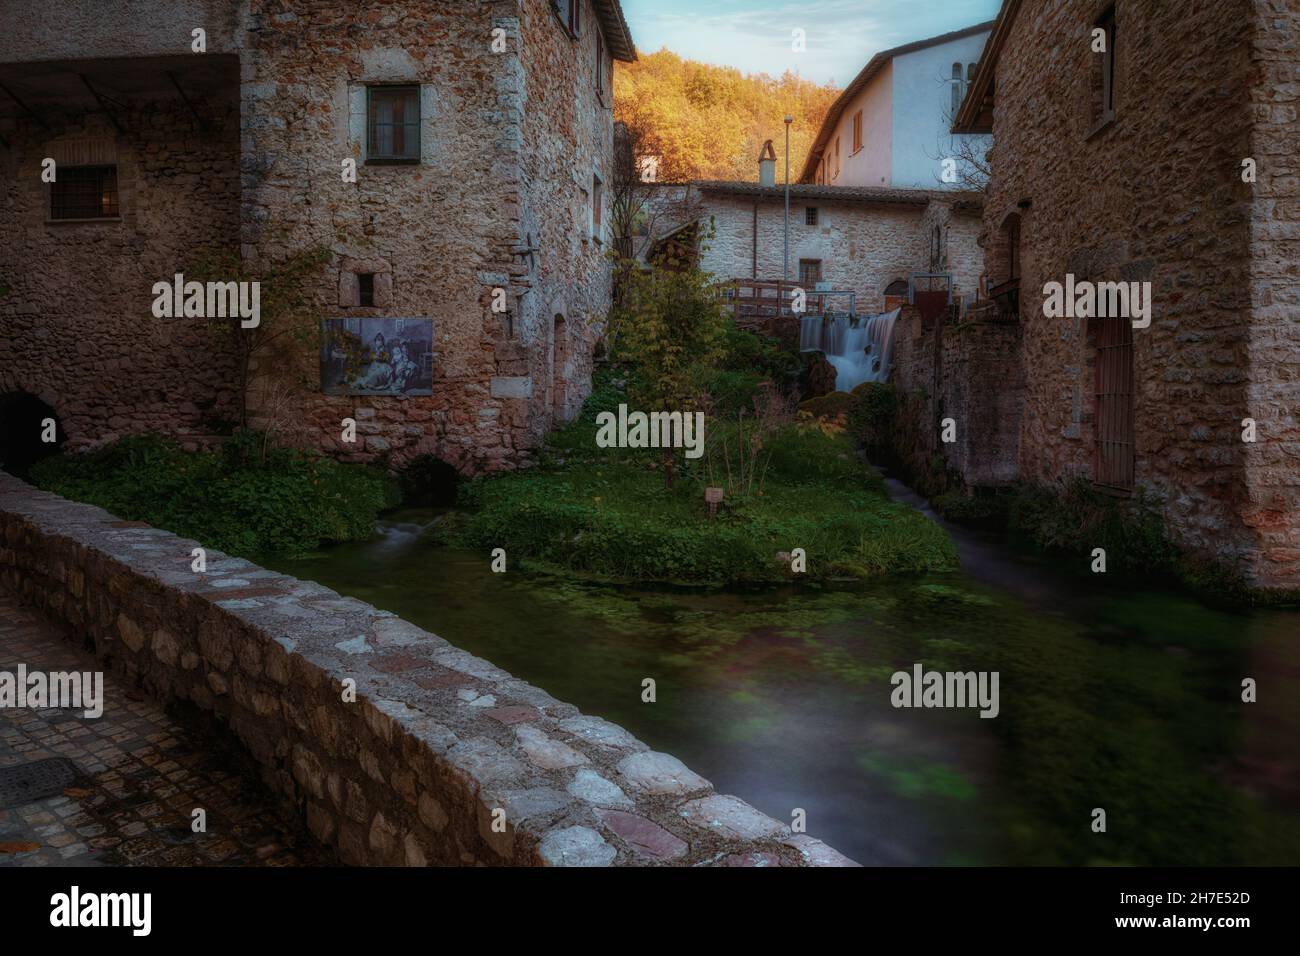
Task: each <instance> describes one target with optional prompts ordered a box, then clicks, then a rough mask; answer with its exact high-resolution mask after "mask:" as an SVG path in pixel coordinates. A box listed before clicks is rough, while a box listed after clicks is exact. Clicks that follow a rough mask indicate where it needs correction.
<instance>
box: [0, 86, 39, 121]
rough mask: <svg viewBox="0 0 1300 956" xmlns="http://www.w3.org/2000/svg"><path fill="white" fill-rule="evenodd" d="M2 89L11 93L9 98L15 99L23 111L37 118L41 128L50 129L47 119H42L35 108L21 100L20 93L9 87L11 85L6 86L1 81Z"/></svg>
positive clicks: (0, 88)
mask: <svg viewBox="0 0 1300 956" xmlns="http://www.w3.org/2000/svg"><path fill="white" fill-rule="evenodd" d="M0 90H4V91H5V92H6V93H7V94H9V98H10V99H11V100H13V101H14V102H15V103H17V104H18V105H19V106H20V107H22V111H23V112H24V113H26V114H27V115H28V116H30V117H31V118H32V119H34V120H36V122H37V123H39V124H40V126H41V129H49V126H48V125H46V122H45V120H44V119H42V118H41V117H40V116H39V115H37V113H36V111H35V110H33V109H32V108H31V107H30V106H28V105H27V104H26V103H24V102H23V101H22V100H20V99H19V98H18V94H16V93H15V92H14V91H13V90H11V89H9V87H7V86H5V85H4V84H3V83H0Z"/></svg>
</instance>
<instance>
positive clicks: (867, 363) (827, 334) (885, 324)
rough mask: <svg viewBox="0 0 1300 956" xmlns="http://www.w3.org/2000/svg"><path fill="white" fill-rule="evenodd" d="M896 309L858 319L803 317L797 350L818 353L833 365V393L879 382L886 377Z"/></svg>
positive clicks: (896, 317)
mask: <svg viewBox="0 0 1300 956" xmlns="http://www.w3.org/2000/svg"><path fill="white" fill-rule="evenodd" d="M898 313H899V310H898V309H894V310H893V311H892V312H883V313H881V314H880V315H872V316H867V317H864V318H860V319H859V320H858V325H857V327H856V328H854V327H853V326H852V325H851V324H850V322H849V318H848V316H844V315H840V316H834V317H832V316H825V317H823V316H820V315H805V316H804V317H803V320H802V325H801V326H800V329H799V348H800V350H801V351H804V352H808V351H819V352H821V353H822V354H824V355H825V356H826V360H827V361H828V362H830V363H831V364H832V365H834V366H835V391H837V392H851V391H853V389H854V387H855V386H858V385H861V384H862V383H863V382H883V381H885V380H886V379H887V378H888V377H889V360H890V356H891V354H892V352H893V343H894V322H895V321H896V320H897V319H898Z"/></svg>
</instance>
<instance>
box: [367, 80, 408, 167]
mask: <svg viewBox="0 0 1300 956" xmlns="http://www.w3.org/2000/svg"><path fill="white" fill-rule="evenodd" d="M369 92H370V119H369V127H370V128H369V135H368V136H367V142H366V159H367V160H368V161H370V162H408V163H414V162H418V161H419V159H420V89H419V87H416V86H389V87H371V88H370V91H369Z"/></svg>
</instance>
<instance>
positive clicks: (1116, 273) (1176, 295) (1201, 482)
mask: <svg viewBox="0 0 1300 956" xmlns="http://www.w3.org/2000/svg"><path fill="white" fill-rule="evenodd" d="M1253 7H1254V5H1253V4H1251V3H1250V2H1248V0H1224V2H1215V3H1209V2H1196V3H1179V2H1171V0H1156V2H1145V0H1144V2H1136V0H1119V2H1118V3H1117V5H1116V10H1117V14H1116V19H1117V30H1118V42H1117V43H1116V51H1117V52H1116V67H1115V74H1116V79H1115V86H1116V93H1115V96H1116V113H1115V118H1114V120H1113V121H1112V122H1110V123H1109V124H1104V123H1100V122H1099V116H1098V113H1097V110H1096V109H1095V108H1094V103H1095V101H1096V94H1095V87H1094V84H1095V82H1096V77H1097V76H1098V75H1099V74H1098V72H1097V70H1098V69H1099V67H1098V60H1097V54H1094V53H1092V52H1091V50H1090V47H1089V42H1088V41H1089V36H1090V30H1091V27H1092V19H1091V18H1092V16H1094V15H1095V14H1096V13H1098V12H1100V11H1099V9H1093V7H1092V6H1091V5H1089V4H1084V3H1052V2H1047V0H1026V2H1025V3H1024V4H1023V5H1022V7H1021V9H1020V12H1019V15H1018V16H1017V17H1016V19H1015V22H1014V24H1013V26H1012V28H1011V32H1010V35H1009V37H1008V39H1007V42H1006V46H1005V47H1004V49H1003V50H1002V54H1001V57H1000V59H999V61H998V66H997V73H996V78H995V83H996V90H997V93H996V97H997V102H996V107H995V120H994V135H993V145H992V148H991V151H990V161H991V164H992V169H993V177H992V182H991V183H990V187H989V191H988V195H987V197H986V203H985V226H986V237H987V236H992V235H993V234H995V233H996V231H997V230H998V229H999V227H1000V226H1001V224H1002V223H1003V221H1004V220H1005V218H1006V217H1007V216H1008V215H1009V214H1012V213H1015V212H1020V213H1021V214H1022V230H1021V244H1020V248H1021V290H1022V294H1021V306H1020V315H1021V321H1022V323H1023V329H1024V367H1025V373H1026V392H1025V408H1024V414H1023V419H1022V428H1021V439H1020V469H1021V473H1022V475H1023V476H1024V477H1025V478H1027V479H1029V480H1032V481H1038V482H1047V483H1050V482H1055V481H1058V480H1061V479H1066V478H1070V477H1072V476H1084V477H1090V476H1091V475H1092V469H1093V465H1092V456H1093V437H1094V428H1093V405H1094V396H1093V374H1094V370H1093V356H1094V354H1095V350H1094V347H1093V345H1092V343H1091V342H1090V341H1089V338H1088V328H1087V323H1086V322H1082V321H1080V320H1071V319H1047V318H1045V317H1044V316H1043V313H1042V301H1043V300H1042V295H1041V290H1042V288H1043V285H1044V283H1046V282H1048V281H1064V278H1065V275H1066V273H1073V274H1074V275H1075V277H1076V279H1079V280H1084V279H1087V280H1092V281H1105V280H1149V281H1151V283H1152V287H1153V298H1154V308H1153V316H1152V322H1151V326H1150V328H1147V329H1137V330H1134V369H1135V377H1136V399H1135V422H1136V477H1137V483H1138V484H1139V485H1140V486H1144V487H1145V488H1147V489H1150V490H1151V491H1154V492H1155V493H1156V494H1158V495H1159V496H1160V497H1161V498H1162V499H1163V500H1164V510H1165V514H1166V518H1167V521H1168V524H1169V527H1170V529H1171V531H1172V532H1173V533H1174V534H1175V535H1176V536H1177V538H1178V539H1179V540H1180V541H1181V543H1183V544H1184V545H1185V546H1188V547H1190V548H1193V549H1196V550H1202V551H1207V552H1218V553H1219V554H1220V555H1221V556H1224V557H1231V556H1236V555H1250V554H1252V553H1254V551H1255V550H1256V549H1257V547H1258V544H1257V541H1256V539H1255V536H1254V535H1253V534H1252V533H1250V531H1249V529H1248V528H1247V527H1246V526H1245V524H1244V523H1243V515H1244V513H1245V511H1246V509H1247V507H1248V505H1247V501H1246V487H1245V473H1244V469H1245V461H1246V452H1245V450H1244V446H1243V444H1242V442H1241V419H1242V418H1243V417H1245V415H1246V412H1247V410H1248V408H1249V407H1250V403H1249V400H1248V393H1247V388H1248V382H1249V379H1250V377H1251V375H1252V374H1257V375H1258V376H1259V380H1260V381H1265V380H1268V381H1272V380H1274V379H1275V378H1276V377H1277V376H1278V374H1279V372H1280V369H1278V368H1277V367H1276V366H1273V367H1270V368H1263V367H1261V368H1258V369H1257V370H1256V371H1255V372H1252V369H1251V361H1250V359H1251V354H1250V349H1251V339H1252V331H1251V312H1250V306H1251V299H1250V283H1251V264H1250V253H1251V248H1250V220H1251V216H1252V190H1251V188H1250V187H1249V186H1248V185H1246V184H1244V183H1243V182H1242V180H1241V160H1242V158H1243V157H1245V156H1247V155H1250V151H1251V148H1252V142H1251V109H1250V92H1249V88H1250V85H1251V83H1252V82H1253V81H1254V77H1253V74H1252V70H1251V62H1250V44H1249V39H1250V35H1251V30H1252V26H1251V24H1252V9H1253ZM1292 50H1294V44H1292ZM1292 62H1293V60H1292ZM1281 108H1282V110H1283V111H1284V112H1283V114H1282V115H1286V114H1285V106H1283V107H1281ZM1001 278H1005V276H998V275H993V276H992V280H993V281H999V280H1000V279H1001ZM1291 520H1292V521H1294V515H1293V516H1292V518H1291Z"/></svg>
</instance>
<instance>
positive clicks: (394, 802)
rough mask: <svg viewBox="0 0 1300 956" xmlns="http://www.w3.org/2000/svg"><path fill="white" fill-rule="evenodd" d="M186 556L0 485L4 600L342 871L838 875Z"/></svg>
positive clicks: (655, 761)
mask: <svg viewBox="0 0 1300 956" xmlns="http://www.w3.org/2000/svg"><path fill="white" fill-rule="evenodd" d="M195 547H197V543H196V542H194V541H189V540H185V539H182V538H178V537H176V536H175V535H172V534H170V533H168V532H165V531H160V530H157V529H155V528H150V527H148V526H146V525H142V524H139V523H133V522H125V521H119V520H117V519H115V518H114V517H113V516H112V515H110V514H108V513H107V512H105V511H103V510H101V509H99V508H95V507H92V506H90V505H84V504H77V503H73V502H70V501H67V500H65V499H62V498H59V497H58V496H56V495H51V494H48V493H45V492H42V491H38V490H36V489H34V488H32V487H30V486H29V485H26V484H24V483H22V482H20V481H18V480H17V479H14V478H11V477H9V476H8V475H5V474H4V473H3V472H0V586H3V587H6V588H8V589H10V590H12V591H13V592H15V593H16V594H17V595H18V596H19V597H20V598H21V599H22V600H23V601H25V602H26V603H29V604H32V605H35V606H36V607H38V608H39V609H40V610H42V611H43V612H44V613H45V614H46V615H47V616H48V617H49V618H50V619H51V620H52V621H54V622H55V623H57V624H58V625H60V626H62V627H64V628H66V629H67V631H68V632H69V633H70V634H71V635H72V636H73V637H74V638H77V639H80V640H84V641H85V642H86V643H87V644H88V645H89V646H91V647H93V649H94V651H95V653H96V654H97V656H98V657H100V658H101V659H103V660H104V661H105V663H106V664H108V665H109V666H111V668H112V669H113V671H115V672H116V673H118V674H120V675H122V676H123V677H124V678H125V679H126V680H127V681H130V682H132V683H133V684H134V685H135V686H137V687H139V688H141V689H142V690H144V691H146V692H148V693H150V694H153V695H154V696H156V697H157V698H159V699H161V700H162V701H164V702H166V703H175V702H188V703H189V704H192V705H195V706H197V707H198V708H199V709H200V710H202V711H206V712H208V713H209V714H211V715H213V716H214V717H215V718H216V719H217V720H218V721H220V722H221V723H222V724H224V725H225V726H227V727H228V728H229V729H230V730H231V731H233V733H234V734H235V735H236V736H237V737H238V738H239V739H240V741H242V743H243V744H244V746H246V747H247V749H248V750H249V751H250V752H251V754H252V755H253V757H254V758H255V759H256V760H257V762H258V763H259V765H260V766H261V768H262V772H263V776H264V778H265V779H266V781H267V782H268V784H269V785H270V786H271V787H272V788H273V789H274V790H275V791H277V792H278V794H280V795H281V796H282V797H284V798H286V799H287V800H290V801H292V802H293V804H294V805H295V806H296V807H297V808H298V810H299V812H301V813H302V814H303V815H304V816H305V818H306V821H307V824H308V826H309V828H310V829H311V832H312V833H313V834H314V835H315V836H316V837H317V838H318V839H319V840H321V841H322V842H323V843H325V844H327V845H329V846H331V847H333V848H334V849H335V850H336V851H337V853H338V855H339V857H340V858H341V859H342V860H343V861H344V862H345V863H350V864H378V865H401V864H406V865H417V866H418V865H426V864H430V865H494V864H513V865H638V864H639V865H662V864H670V865H681V866H691V865H701V864H718V865H740V866H762V865H773V866H774V865H785V866H818V865H845V864H848V863H849V861H848V860H846V859H845V858H844V857H842V856H840V855H839V854H838V853H836V852H835V851H833V850H831V849H830V848H829V847H827V846H826V845H825V844H823V843H820V842H819V841H816V840H814V839H812V838H811V837H808V836H806V835H794V834H792V833H791V832H790V830H789V828H788V827H787V826H786V825H785V824H783V823H780V822H778V821H776V820H773V819H772V818H770V817H767V816H765V815H763V814H762V813H759V812H758V811H757V810H755V809H754V808H752V807H750V806H749V805H748V804H746V803H744V802H743V801H741V800H739V799H737V798H735V797H731V796H723V795H720V794H717V793H715V792H714V791H713V789H712V787H711V786H710V785H709V783H708V782H707V781H706V780H704V779H702V778H701V777H699V776H697V775H696V774H694V773H692V772H691V771H690V770H688V769H687V768H686V767H685V766H683V765H682V764H681V763H680V762H679V761H677V760H676V759H675V758H673V757H671V756H669V755H667V754H662V753H655V752H653V751H651V750H650V749H649V748H648V747H646V745H645V744H643V743H641V742H640V741H639V740H637V739H636V738H634V737H633V736H632V735H631V734H629V733H628V732H627V731H625V730H623V729H622V728H621V727H618V726H616V725H615V724H612V723H609V722H607V721H605V720H602V719H600V718H598V717H590V716H584V715H583V714H581V713H579V712H578V710H577V709H576V708H575V707H573V706H572V705H570V704H565V703H561V702H560V701H557V700H555V699H554V698H552V697H551V696H550V695H548V694H547V693H546V692H545V691H542V690H540V689H538V688H536V687H533V686H531V685H529V684H527V683H525V682H523V681H521V680H517V679H515V678H514V677H512V676H511V675H510V674H507V673H506V672H505V671H503V670H500V669H499V668H497V667H494V666H493V665H491V664H489V663H488V662H487V661H484V660H481V659H479V658H476V657H473V656H471V655H470V654H467V653H465V652H464V651H461V650H459V649H457V648H455V647H453V646H452V645H450V644H448V643H447V642H446V641H444V640H442V639H440V638H438V637H436V636H434V635H433V634H430V633H428V632H426V631H423V630H421V629H419V628H418V627H415V626H414V625H412V624H409V623H407V622H406V621H403V620H401V619H399V618H397V617H394V616H393V615H392V614H390V613H388V612H385V611H380V610H377V609H376V608H374V607H371V606H370V605H368V604H363V603H361V602H360V601H356V600H353V599H351V598H345V597H341V596H340V595H338V594H337V593H335V592H333V591H331V590H329V589H327V588H324V587H322V586H320V585H318V584H313V583H309V582H305V581H298V580H296V579H294V578H291V577H288V576H286V575H282V574H278V573H275V572H272V571H267V570H263V569H262V568H259V567H257V566H255V565H253V564H251V563H249V562H247V561H244V560H240V559H236V558H231V557H228V556H226V555H223V554H221V553H220V552H216V551H209V552H208V553H207V570H206V573H196V572H194V571H192V570H191V562H192V557H191V552H192V550H193V549H194V548H195ZM347 680H352V681H355V688H356V694H355V701H354V702H347V701H345V700H344V696H345V695H344V686H345V685H344V682H345V681H347ZM497 810H502V811H504V821H505V827H504V831H503V832H495V831H494V829H493V826H492V823H493V816H494V811H497ZM496 816H497V817H500V816H501V815H500V814H499V813H498V814H496Z"/></svg>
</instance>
